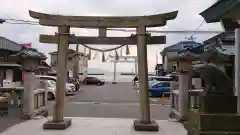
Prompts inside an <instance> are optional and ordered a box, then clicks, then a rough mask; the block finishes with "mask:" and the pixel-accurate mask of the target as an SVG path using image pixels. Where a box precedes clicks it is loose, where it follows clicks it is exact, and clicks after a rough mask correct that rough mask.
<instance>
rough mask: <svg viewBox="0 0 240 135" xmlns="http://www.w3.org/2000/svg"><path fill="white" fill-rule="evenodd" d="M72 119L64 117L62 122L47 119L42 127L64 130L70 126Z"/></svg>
mask: <svg viewBox="0 0 240 135" xmlns="http://www.w3.org/2000/svg"><path fill="white" fill-rule="evenodd" d="M71 124H72V119H64V120H63V121H62V122H54V121H52V120H51V121H47V122H46V123H44V124H43V129H52V130H64V129H67V128H68V127H70V126H71Z"/></svg>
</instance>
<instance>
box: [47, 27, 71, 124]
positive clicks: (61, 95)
mask: <svg viewBox="0 0 240 135" xmlns="http://www.w3.org/2000/svg"><path fill="white" fill-rule="evenodd" d="M69 33H70V27H69V26H59V27H58V56H57V84H56V85H57V86H56V102H55V105H54V114H53V120H52V121H47V122H46V123H44V125H43V128H44V129H66V128H68V127H69V126H70V125H71V119H64V116H63V113H64V101H65V93H66V81H67V50H68V45H69V43H68V39H69V35H70V34H69Z"/></svg>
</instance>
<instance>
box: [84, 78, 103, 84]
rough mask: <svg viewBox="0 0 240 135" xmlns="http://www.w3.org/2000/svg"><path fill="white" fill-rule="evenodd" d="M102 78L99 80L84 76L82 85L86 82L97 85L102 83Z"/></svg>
mask: <svg viewBox="0 0 240 135" xmlns="http://www.w3.org/2000/svg"><path fill="white" fill-rule="evenodd" d="M104 83H105V82H104V80H100V79H98V78H96V77H86V78H85V79H84V80H83V84H84V85H87V84H97V85H104Z"/></svg>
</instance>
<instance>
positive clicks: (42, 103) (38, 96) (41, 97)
mask: <svg viewBox="0 0 240 135" xmlns="http://www.w3.org/2000/svg"><path fill="white" fill-rule="evenodd" d="M33 97H34V105H33V110H34V111H33V113H32V115H35V116H36V115H39V114H41V113H43V112H45V111H47V92H46V90H45V89H36V90H34V92H33Z"/></svg>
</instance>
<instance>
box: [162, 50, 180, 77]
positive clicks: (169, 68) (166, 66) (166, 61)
mask: <svg viewBox="0 0 240 135" xmlns="http://www.w3.org/2000/svg"><path fill="white" fill-rule="evenodd" d="M175 56H177V52H166V54H165V57H164V63H163V68H164V71H165V72H172V69H173V67H172V66H173V65H174V64H175V63H176V62H173V61H169V58H171V57H175Z"/></svg>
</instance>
